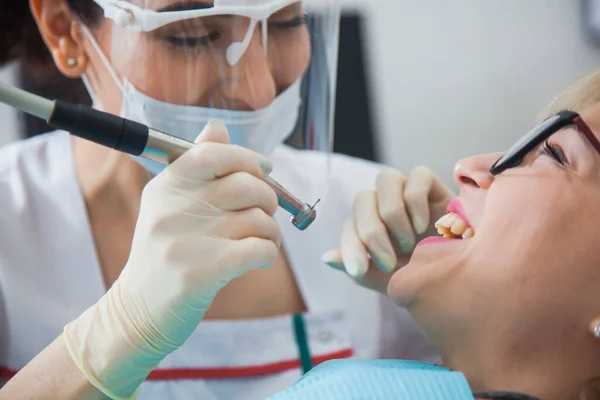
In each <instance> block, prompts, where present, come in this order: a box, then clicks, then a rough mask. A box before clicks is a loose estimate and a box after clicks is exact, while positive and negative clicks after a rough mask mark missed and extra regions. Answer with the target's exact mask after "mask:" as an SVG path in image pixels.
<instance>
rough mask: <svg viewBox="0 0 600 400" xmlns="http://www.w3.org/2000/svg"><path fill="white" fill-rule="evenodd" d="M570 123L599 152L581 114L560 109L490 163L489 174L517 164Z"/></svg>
mask: <svg viewBox="0 0 600 400" xmlns="http://www.w3.org/2000/svg"><path fill="white" fill-rule="evenodd" d="M570 125H574V126H575V127H576V128H577V130H579V132H581V133H582V134H583V136H585V137H586V139H587V140H588V141H589V142H590V144H591V145H592V146H593V147H594V148H595V149H596V151H598V153H599V154H600V141H599V140H598V138H597V137H596V136H595V135H594V134H593V133H592V130H591V129H590V127H589V126H588V125H587V124H586V123H585V122H584V121H583V119H582V118H581V116H580V115H579V114H577V113H574V112H572V111H561V112H559V113H558V114H555V115H553V116H552V117H550V118H548V119H546V120H545V121H544V122H542V123H540V124H539V125H537V126H536V127H535V128H533V129H532V130H530V131H529V132H528V133H527V134H526V135H525V136H523V137H522V138H521V139H520V140H519V141H518V142H517V143H515V144H514V145H513V146H512V147H511V148H510V149H509V150H508V151H507V152H506V153H505V154H504V155H503V156H502V157H500V159H499V160H498V161H496V162H495V163H494V165H492V167H491V168H490V174H492V175H498V174H500V173H502V172H504V171H506V170H507V169H509V168H514V167H516V166H518V165H519V164H521V162H522V161H523V158H525V156H526V155H527V154H529V152H530V151H531V150H533V149H535V148H536V147H538V146H539V145H540V144H541V143H543V142H544V141H546V140H547V139H548V138H549V137H550V136H552V135H553V134H555V133H556V132H558V131H559V130H561V129H563V128H565V127H567V126H570Z"/></svg>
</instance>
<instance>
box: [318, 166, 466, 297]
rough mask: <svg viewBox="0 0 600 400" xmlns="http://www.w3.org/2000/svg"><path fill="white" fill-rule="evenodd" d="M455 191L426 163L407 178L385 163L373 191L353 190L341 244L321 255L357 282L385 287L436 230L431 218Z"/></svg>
mask: <svg viewBox="0 0 600 400" xmlns="http://www.w3.org/2000/svg"><path fill="white" fill-rule="evenodd" d="M454 197H455V195H454V194H453V193H452V191H451V190H450V189H449V188H448V187H447V186H446V185H444V183H443V182H442V181H441V180H440V179H439V178H438V177H437V176H435V174H434V173H433V172H432V171H430V170H429V169H427V168H425V167H417V168H415V169H414V170H413V171H412V172H411V173H410V175H409V176H408V178H406V177H405V176H404V175H403V174H402V173H400V172H399V171H397V170H395V169H392V168H385V169H383V170H382V171H381V172H380V173H379V175H378V177H377V184H376V190H375V191H372V190H369V191H363V192H360V193H359V194H358V195H357V196H356V198H355V199H354V205H353V214H354V219H353V220H352V221H349V222H347V223H346V224H345V225H344V229H343V232H342V238H341V244H340V248H339V249H334V250H330V251H328V252H327V253H325V254H324V255H323V261H324V262H325V263H326V264H327V265H329V266H330V267H332V268H335V269H338V270H341V271H345V272H346V273H348V275H350V277H352V278H353V279H354V280H355V281H356V282H357V283H358V284H360V285H362V286H365V287H368V288H370V289H374V290H377V291H379V292H382V293H386V292H387V285H388V283H389V280H390V278H391V276H392V273H393V272H394V271H396V270H397V269H398V268H402V267H403V266H405V265H406V264H407V263H408V261H409V260H410V255H411V253H412V251H413V249H414V247H415V244H416V243H417V242H418V241H419V240H421V239H423V238H425V237H427V236H434V235H437V230H436V229H435V227H434V226H433V224H434V223H435V222H436V221H437V220H438V219H439V218H441V217H442V216H443V215H444V214H446V207H447V206H448V203H449V202H450V200H452V199H453V198H454Z"/></svg>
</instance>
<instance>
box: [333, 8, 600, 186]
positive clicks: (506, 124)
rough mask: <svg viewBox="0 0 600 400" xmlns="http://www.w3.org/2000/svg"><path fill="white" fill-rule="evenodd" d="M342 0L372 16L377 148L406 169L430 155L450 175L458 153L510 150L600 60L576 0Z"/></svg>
mask: <svg viewBox="0 0 600 400" xmlns="http://www.w3.org/2000/svg"><path fill="white" fill-rule="evenodd" d="M342 1H343V3H345V5H346V6H349V7H350V8H358V9H361V10H362V11H363V12H364V13H365V15H366V17H367V20H366V24H367V28H368V32H367V34H368V50H369V53H370V54H369V56H370V60H371V64H370V65H369V66H368V67H369V72H370V78H371V82H372V83H373V85H374V88H373V93H372V97H373V99H374V100H375V109H374V111H375V116H376V118H377V128H378V130H379V132H380V133H381V134H382V137H381V140H380V142H379V150H380V154H381V155H382V157H384V160H385V161H386V162H387V163H389V164H391V165H393V166H395V167H397V168H400V169H402V170H403V171H407V172H408V170H409V169H410V168H412V167H414V166H416V165H419V164H427V165H429V166H431V167H432V168H433V169H434V171H436V172H438V173H440V174H441V175H442V177H443V178H444V179H445V180H446V181H450V180H451V169H452V166H453V165H454V162H455V161H456V160H457V159H459V158H461V157H464V156H467V155H471V154H474V153H480V152H485V151H503V150H506V148H507V147H508V146H509V145H510V144H512V142H513V141H514V140H515V139H516V138H518V137H519V136H520V135H522V134H524V133H525V131H526V129H527V128H528V127H529V126H530V124H531V122H532V121H533V119H534V117H535V116H536V115H537V113H538V111H539V110H540V109H541V108H542V106H543V105H544V104H545V103H547V102H548V100H550V99H551V97H552V96H553V94H555V93H556V92H557V90H559V88H561V87H562V86H563V85H564V84H565V83H566V82H567V81H569V80H570V79H572V78H574V77H576V76H578V75H579V74H581V73H583V72H585V71H587V70H590V69H593V68H594V67H595V66H600V48H596V47H592V46H591V45H590V44H587V43H585V40H584V35H583V33H582V27H581V21H580V15H579V12H580V11H579V4H580V2H579V0H526V1H525V0H412V1H411V0H342ZM336 134H337V135H341V134H343V133H342V132H337V133H336Z"/></svg>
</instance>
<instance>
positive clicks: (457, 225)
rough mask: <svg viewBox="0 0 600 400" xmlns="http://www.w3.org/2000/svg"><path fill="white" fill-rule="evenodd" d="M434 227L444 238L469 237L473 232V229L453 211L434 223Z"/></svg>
mask: <svg viewBox="0 0 600 400" xmlns="http://www.w3.org/2000/svg"><path fill="white" fill-rule="evenodd" d="M435 227H436V228H437V230H438V233H439V234H440V235H444V237H445V238H459V237H462V238H463V239H469V238H472V237H473V235H474V234H475V232H473V229H472V228H470V227H468V226H467V223H466V222H465V220H463V219H462V218H461V217H460V215H458V214H455V213H450V214H446V215H444V216H443V217H442V218H440V219H439V220H438V221H437V222H436V223H435Z"/></svg>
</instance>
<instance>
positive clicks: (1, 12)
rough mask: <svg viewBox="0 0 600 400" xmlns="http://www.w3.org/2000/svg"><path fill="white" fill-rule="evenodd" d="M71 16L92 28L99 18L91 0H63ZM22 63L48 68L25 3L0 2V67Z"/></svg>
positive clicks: (21, 0)
mask: <svg viewBox="0 0 600 400" xmlns="http://www.w3.org/2000/svg"><path fill="white" fill-rule="evenodd" d="M66 1H67V3H68V4H69V7H70V8H71V11H72V12H73V14H74V15H75V16H76V17H77V18H78V19H80V20H81V21H82V22H83V23H84V24H86V26H88V27H90V28H92V27H93V26H94V25H96V24H97V23H98V21H99V18H100V17H101V16H102V10H101V8H100V7H99V6H98V5H97V4H96V3H94V2H93V0H66ZM10 61H22V62H23V63H24V64H25V65H27V66H29V67H42V68H43V67H51V63H52V59H51V57H50V52H49V51H48V49H47V48H46V45H45V43H44V41H43V40H42V37H41V35H40V32H39V30H38V27H37V24H36V23H35V20H34V18H33V15H32V14H31V11H30V9H29V2H28V1H27V0H0V66H2V65H4V64H6V63H8V62H10Z"/></svg>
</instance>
